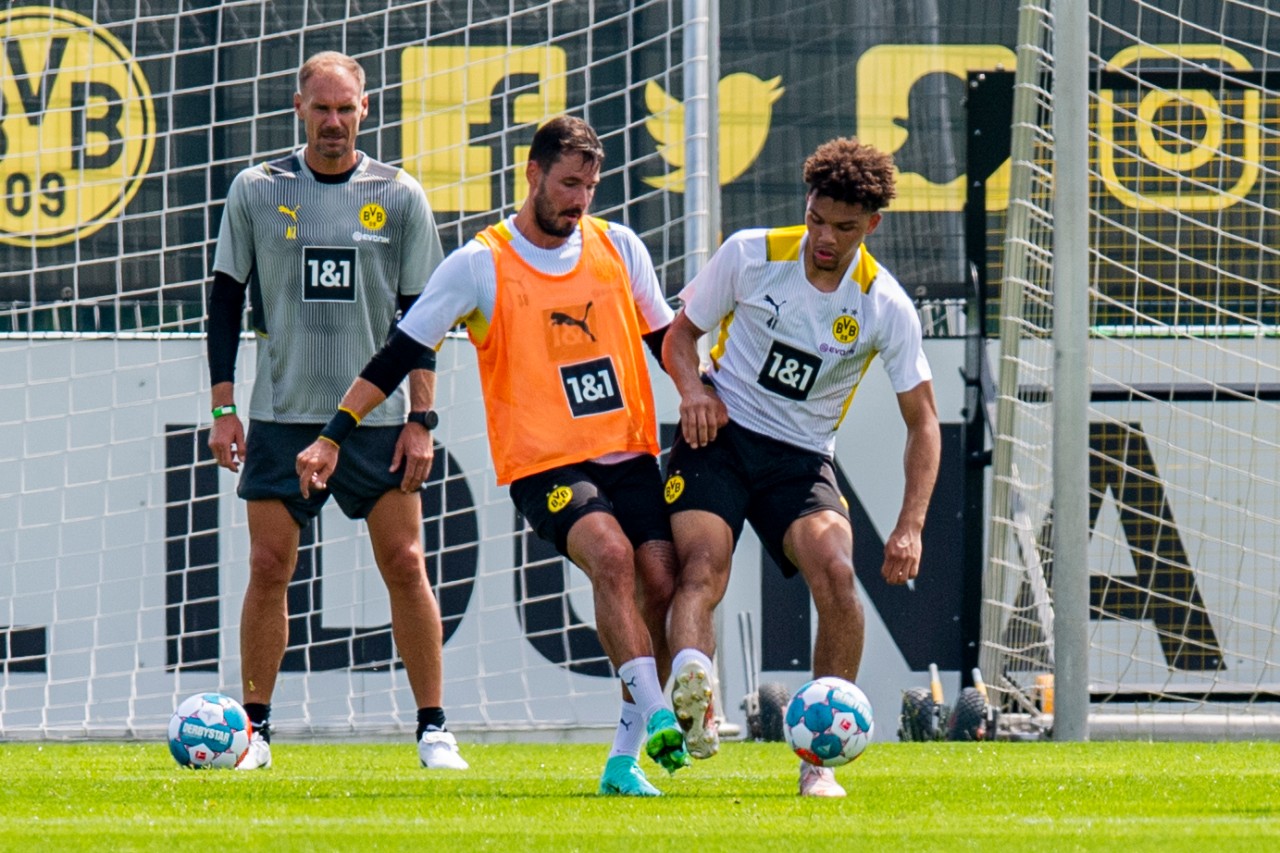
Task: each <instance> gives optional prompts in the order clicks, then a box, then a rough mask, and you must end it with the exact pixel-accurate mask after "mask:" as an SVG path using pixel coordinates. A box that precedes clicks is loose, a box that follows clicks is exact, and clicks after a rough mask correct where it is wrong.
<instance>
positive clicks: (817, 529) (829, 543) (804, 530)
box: [782, 511, 866, 797]
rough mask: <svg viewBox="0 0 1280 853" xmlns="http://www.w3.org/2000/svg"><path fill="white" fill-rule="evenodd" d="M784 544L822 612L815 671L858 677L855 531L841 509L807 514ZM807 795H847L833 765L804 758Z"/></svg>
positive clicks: (860, 621) (802, 788)
mask: <svg viewBox="0 0 1280 853" xmlns="http://www.w3.org/2000/svg"><path fill="white" fill-rule="evenodd" d="M782 547H783V549H784V550H785V551H786V554H787V558H788V559H789V560H791V562H793V563H795V564H796V566H797V567H798V568H799V569H800V574H801V575H802V576H803V577H804V579H805V583H807V584H808V585H809V592H810V594H811V595H812V596H813V602H814V607H815V609H816V610H817V611H818V631H817V636H816V638H815V639H814V643H813V675H814V677H815V678H817V677H820V676H823V675H836V676H839V677H840V678H843V679H845V680H846V681H851V682H852V681H855V680H856V679H857V677H858V667H859V664H860V663H861V661H862V643H863V635H864V633H865V631H866V620H865V617H864V616H863V612H862V602H861V601H859V599H858V587H857V583H856V581H855V579H854V574H853V530H852V528H850V526H849V522H848V521H847V520H846V519H845V518H844V517H843V516H841V515H840V514H839V513H835V512H829V511H822V512H815V513H812V514H810V515H806V516H802V517H801V518H799V519H797V520H796V521H795V522H793V523H792V524H791V526H790V527H789V528H787V534H786V536H785V537H783V540H782ZM799 793H800V796H802V797H843V796H844V795H845V790H844V787H843V786H841V785H840V783H839V782H838V781H836V777H835V773H833V772H832V771H831V769H830V768H829V767H816V766H814V765H812V764H808V763H806V762H804V761H801V762H800V784H799Z"/></svg>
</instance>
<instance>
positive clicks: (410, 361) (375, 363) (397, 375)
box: [360, 329, 434, 397]
mask: <svg viewBox="0 0 1280 853" xmlns="http://www.w3.org/2000/svg"><path fill="white" fill-rule="evenodd" d="M424 351H425V352H431V353H432V354H433V355H434V352H432V349H431V347H429V346H426V345H425V344H420V343H418V342H417V341H415V340H414V339H413V338H411V337H409V336H408V335H406V334H405V333H404V332H402V331H400V330H399V329H397V330H395V331H394V332H392V333H391V337H390V338H388V339H387V342H386V343H385V344H383V345H382V349H380V350H378V351H377V352H376V353H374V355H373V358H371V359H369V363H368V364H366V365H365V366H364V370H362V371H360V378H361V379H365V380H367V381H369V382H372V383H373V384H374V385H377V386H378V390H380V391H381V392H382V393H383V394H384V395H385V396H387V397H390V396H391V394H392V392H394V391H395V390H396V389H397V388H399V387H400V383H401V382H403V381H404V378H405V377H406V376H408V375H409V371H410V370H417V369H418V368H419V367H420V366H421V363H422V353H423V352H424ZM432 366H433V367H434V359H433V360H432Z"/></svg>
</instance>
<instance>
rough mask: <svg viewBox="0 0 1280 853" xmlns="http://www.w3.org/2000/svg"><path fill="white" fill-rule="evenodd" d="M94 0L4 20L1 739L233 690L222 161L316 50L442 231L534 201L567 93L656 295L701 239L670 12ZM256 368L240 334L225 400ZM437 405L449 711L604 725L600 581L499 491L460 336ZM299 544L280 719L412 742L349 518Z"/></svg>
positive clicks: (608, 690) (564, 0)
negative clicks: (355, 66)
mask: <svg viewBox="0 0 1280 853" xmlns="http://www.w3.org/2000/svg"><path fill="white" fill-rule="evenodd" d="M76 5H77V7H78V8H87V7H86V6H85V4H76ZM91 5H92V10H93V11H92V17H89V16H88V14H89V13H84V14H80V13H75V12H71V11H68V10H65V9H61V8H54V7H53V5H52V4H49V5H31V6H12V5H11V6H8V7H6V10H4V11H0V45H3V49H2V50H0V67H2V68H3V73H0V105H3V110H4V112H3V113H2V114H0V119H2V120H3V124H2V125H0V185H2V186H3V193H2V194H0V402H2V403H3V406H2V407H0V738H6V737H24V736H28V737H61V736H67V737H110V736H120V735H130V734H138V733H143V734H148V733H152V732H158V731H159V729H160V728H161V727H162V726H163V725H164V724H165V723H166V722H167V719H168V715H169V713H170V712H171V711H172V709H173V707H174V706H175V704H176V701H177V700H178V699H180V698H182V697H183V696H185V695H187V694H190V693H193V692H197V691H202V690H211V689H213V690H222V691H225V692H227V693H230V694H232V695H235V696H237V697H238V696H239V695H240V693H241V691H240V663H239V639H238V633H239V622H240V616H239V612H240V605H241V595H242V593H243V589H244V586H245V583H246V581H247V572H248V569H247V562H248V536H247V530H246V521H245V511H244V505H243V502H241V501H239V500H238V499H237V498H236V497H235V476H234V475H232V474H230V473H229V472H226V471H222V470H220V469H218V468H217V467H216V466H215V465H214V464H213V463H212V460H211V458H210V454H209V451H208V449H207V447H206V441H207V430H208V423H209V413H208V399H209V389H208V378H207V370H206V365H205V357H204V343H203V335H202V331H203V316H204V314H205V308H204V289H205V282H206V280H207V277H208V274H209V270H210V268H211V263H212V253H213V242H212V238H213V237H214V236H215V235H216V234H217V226H218V222H219V219H220V215H221V207H222V199H223V198H224V196H225V193H226V190H227V187H228V186H229V184H230V182H231V180H232V178H233V177H234V175H235V174H236V173H237V172H238V171H239V170H241V169H243V168H245V167H246V166H249V165H251V164H254V163H258V162H262V161H264V160H267V159H271V158H275V157H279V156H281V155H283V154H285V153H287V152H288V151H290V150H292V149H295V148H296V147H298V146H299V145H301V143H302V135H301V133H302V131H301V127H300V125H299V122H298V121H297V119H296V117H295V115H294V113H293V110H292V95H293V92H294V89H295V80H296V72H297V69H298V67H299V66H300V65H301V63H302V62H303V60H304V59H305V58H306V57H307V56H309V55H311V54H313V53H315V52H317V51H320V50H326V49H336V50H340V51H343V52H345V53H348V54H350V55H352V56H354V57H355V58H356V59H358V60H359V61H360V62H361V63H362V65H363V67H364V68H365V70H366V72H367V75H368V84H367V91H368V93H369V97H370V115H369V118H368V119H367V120H366V121H365V123H364V125H363V128H362V132H361V136H360V139H359V145H360V147H361V148H362V149H363V150H364V151H366V152H367V153H369V154H370V155H372V156H374V157H377V158H379V159H382V160H384V161H387V162H390V163H393V164H397V165H402V166H403V167H404V168H405V169H406V170H407V171H408V172H409V173H410V174H412V175H413V176H414V177H416V178H417V179H419V180H420V181H421V182H422V183H423V185H424V186H425V187H426V188H427V190H428V196H429V199H430V202H431V205H432V207H433V209H434V212H435V215H436V218H437V221H438V223H439V225H440V229H441V235H442V238H443V240H444V243H445V248H446V250H450V249H452V248H454V247H456V246H458V245H460V244H461V243H462V242H464V241H465V240H467V239H469V238H470V237H472V236H473V235H474V234H475V233H477V232H478V231H479V230H480V229H481V228H482V227H484V226H485V225H488V224H490V223H491V222H493V221H495V219H496V218H497V216H498V215H499V214H505V213H507V212H511V211H513V210H514V209H515V208H516V207H517V206H518V205H519V204H520V203H521V202H522V201H523V197H524V193H525V182H524V179H523V166H524V163H525V161H526V159H527V150H528V145H529V142H530V140H531V138H532V135H533V132H534V130H535V129H536V128H537V126H538V125H539V124H540V123H541V122H542V121H543V120H545V119H546V118H548V117H550V116H553V115H556V114H558V113H561V112H572V113H575V114H577V115H580V116H582V117H583V118H585V119H586V120H587V121H589V122H590V123H592V124H593V125H594V127H595V128H596V129H597V131H598V132H599V133H600V136H601V139H602V142H603V143H604V146H605V149H606V163H605V168H604V172H603V174H602V180H601V184H600V186H599V189H598V192H597V195H596V202H595V206H594V210H593V212H594V213H596V214H597V215H600V216H604V217H606V218H609V219H612V220H617V221H622V222H624V223H626V224H628V225H630V226H631V227H632V228H634V229H635V230H636V231H637V232H638V233H639V234H640V235H641V237H642V238H643V239H644V240H645V242H646V244H647V245H648V247H649V249H650V251H651V254H652V255H653V258H654V262H655V266H656V268H657V270H658V275H659V278H660V280H661V281H662V283H663V285H664V287H665V288H666V290H667V292H668V293H675V292H676V291H677V290H678V289H679V287H680V285H681V284H682V283H683V280H684V277H685V270H686V265H687V264H688V263H689V262H690V261H691V258H693V256H694V254H695V253H697V252H705V251H706V248H707V247H708V246H709V245H710V234H711V232H710V230H709V227H710V226H709V225H708V223H707V204H708V200H707V198H705V197H701V198H698V199H694V194H693V192H692V189H693V187H694V186H695V184H697V182H699V181H705V179H706V177H707V175H706V161H705V159H704V160H702V161H700V162H699V161H698V160H697V158H689V161H688V162H686V154H687V153H688V152H686V150H685V149H684V145H685V134H684V129H685V124H684V123H685V122H687V121H689V120H691V117H692V116H693V115H694V113H695V111H696V110H697V109H699V108H705V106H706V100H707V98H706V96H705V92H704V93H703V94H702V95H701V96H700V98H691V97H690V95H689V93H690V90H689V82H690V79H691V78H693V77H694V76H697V75H695V72H697V73H698V74H700V75H704V74H705V63H706V61H707V54H706V45H705V38H706V33H705V29H706V24H707V21H706V20H705V19H697V20H690V21H688V22H686V21H685V20H684V11H683V10H684V8H685V7H686V6H687V5H688V4H686V3H682V2H679V0H573V2H568V0H545V1H544V2H527V3H510V2H507V0H501V2H498V0H429V2H428V0H416V2H405V1H404V0H340V2H326V1H325V0H314V2H307V3H273V2H268V0H239V1H238V2H227V3H221V4H209V3H180V2H177V0H166V1H165V2H147V3H138V2H136V0H100V2H96V3H93V4H91ZM695 29H696V30H697V32H699V33H700V34H701V36H700V37H701V38H702V39H703V40H704V41H703V42H699V41H697V40H695V39H693V38H692V36H690V33H691V32H693V31H694V30H695ZM695 94H696V93H695ZM694 100H700V101H701V104H698V103H694V102H693V101H694ZM733 109H734V106H733V105H732V104H729V105H724V104H722V105H721V111H720V114H721V115H722V116H724V115H726V114H727V115H729V116H730V118H732V115H733ZM686 113H687V114H688V115H686ZM702 126H703V127H704V129H705V128H708V125H707V124H706V122H705V117H704V122H703V125H702ZM699 138H700V139H701V142H702V144H704V145H705V144H707V143H708V140H709V129H708V130H705V131H704V132H703V133H702V134H701V135H700V137H699ZM282 221H283V218H282ZM690 223H693V227H690ZM282 227H283V224H282ZM699 228H700V229H701V230H700V231H699ZM691 235H694V237H697V239H696V240H694V239H693V238H692V237H691ZM686 246H691V247H692V248H691V249H690V250H688V251H687V250H686ZM695 260H696V258H695ZM253 364H254V361H253V341H252V339H251V337H249V336H246V337H245V338H244V344H243V346H242V347H241V353H240V360H239V365H238V370H237V381H238V382H239V387H238V388H237V395H236V396H237V399H239V400H242V401H247V400H248V397H249V394H248V386H249V384H250V383H251V382H252V380H253ZM438 399H439V405H438V408H439V410H440V413H441V417H442V424H441V427H440V429H439V430H438V431H437V432H436V438H437V441H438V442H439V446H438V448H437V455H436V460H437V463H436V467H435V470H434V471H433V472H432V475H431V479H430V483H429V486H428V488H427V489H426V490H425V491H424V500H423V514H424V524H423V529H424V541H425V543H426V546H427V551H428V572H429V575H430V578H431V580H432V582H433V584H434V585H435V589H436V592H437V595H438V598H439V600H440V602H441V606H442V610H443V612H444V623H445V638H446V643H447V645H446V653H445V662H444V663H445V667H444V668H445V674H446V683H445V704H446V708H447V712H448V715H449V721H450V724H451V726H453V727H455V728H458V729H468V728H472V729H479V728H481V727H484V728H486V729H489V730H495V731H508V730H511V731H514V730H547V731H558V732H566V731H569V732H571V731H574V730H581V729H584V728H590V727H592V726H600V727H604V726H606V725H607V727H608V728H609V729H611V728H612V726H613V722H614V720H615V719H616V707H617V701H618V695H619V693H618V685H617V680H616V679H615V678H613V677H612V672H611V669H610V665H609V662H608V660H607V658H606V656H605V654H604V652H603V650H602V649H601V647H600V644H599V642H598V640H597V638H596V635H595V631H594V628H593V625H594V614H593V612H592V599H591V595H590V589H589V587H588V585H587V582H586V580H585V578H584V576H583V575H582V574H581V573H580V572H577V571H576V570H571V567H569V566H568V565H567V564H566V563H565V562H564V561H563V560H561V559H560V558H559V557H558V556H557V555H556V554H555V553H554V552H552V551H551V550H550V549H548V547H547V546H546V545H545V544H544V543H542V542H540V541H539V540H537V539H536V538H535V537H533V536H532V535H531V534H529V533H528V532H527V531H526V529H525V526H524V523H523V521H522V520H521V519H519V518H518V517H516V515H515V513H514V510H513V509H512V506H511V503H510V501H509V500H508V499H507V495H506V490H505V489H499V488H497V487H496V486H495V485H494V476H493V471H492V468H491V466H490V463H489V460H488V450H487V440H486V437H485V429H484V416H483V409H482V406H481V402H480V395H479V383H478V379H477V373H476V368H475V360H474V356H473V354H472V350H471V347H470V345H469V344H467V343H466V342H465V341H453V340H451V341H448V342H446V345H445V347H444V349H443V351H442V352H441V354H440V362H439V390H438ZM659 414H660V416H661V417H663V418H664V419H667V420H674V416H673V414H674V409H672V410H671V411H660V412H659ZM303 544H304V547H303V549H302V553H301V555H300V559H299V564H298V569H297V573H296V575H295V578H294V582H293V584H292V585H291V587H290V590H289V596H288V597H289V619H290V623H289V625H290V639H289V647H288V652H287V654H286V656H285V661H284V669H283V672H282V677H281V679H280V682H279V686H278V689H277V692H276V694H275V696H274V702H273V720H274V722H275V723H276V725H277V727H278V728H279V729H281V730H283V731H285V732H294V733H314V734H322V733H355V734H377V733H382V732H389V731H403V730H408V731H412V729H413V726H414V725H415V719H416V717H415V710H416V708H415V704H414V702H413V697H412V694H411V693H410V691H409V689H408V682H407V679H406V677H405V674H404V672H403V669H402V668H401V667H400V665H399V662H398V659H397V657H396V654H395V649H394V645H393V643H392V640H391V634H390V626H389V622H390V611H389V605H388V603H387V598H386V593H385V590H384V589H383V587H382V583H381V580H380V579H379V575H378V573H377V570H376V568H375V566H374V563H373V557H372V552H371V549H370V547H369V544H368V537H367V531H366V530H365V528H364V526H363V525H361V524H357V523H354V522H351V521H349V520H347V519H346V518H345V517H343V516H342V515H341V513H340V512H339V511H337V510H336V509H333V508H331V507H330V508H326V510H325V511H324V513H323V514H322V515H321V517H320V519H319V520H318V522H317V523H316V524H314V525H312V526H311V527H309V528H307V529H306V530H304V531H303Z"/></svg>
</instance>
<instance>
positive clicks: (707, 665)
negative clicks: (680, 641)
mask: <svg viewBox="0 0 1280 853" xmlns="http://www.w3.org/2000/svg"><path fill="white" fill-rule="evenodd" d="M690 661H696V662H697V663H698V664H700V665H701V666H702V668H703V670H705V671H706V673H707V675H708V676H709V675H711V658H709V657H707V656H706V655H704V654H703V653H702V652H700V651H698V650H697V649H694V648H688V649H681V650H680V651H678V652H676V656H675V659H674V660H673V661H671V672H672V673H679V672H680V667H682V666H684V665H685V664H687V663H689V662H690Z"/></svg>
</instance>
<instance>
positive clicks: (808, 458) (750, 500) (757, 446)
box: [666, 423, 849, 577]
mask: <svg viewBox="0 0 1280 853" xmlns="http://www.w3.org/2000/svg"><path fill="white" fill-rule="evenodd" d="M666 500H667V505H668V509H670V511H671V512H672V514H675V513H677V512H683V511H684V510H688V509H698V510H704V511H706V512H709V513H712V514H714V515H718V516H719V517H720V518H722V519H724V522H725V523H726V524H728V525H729V529H730V530H732V531H733V544H734V546H737V544H738V537H740V536H741V535H742V523H743V521H744V520H746V521H750V522H751V527H752V528H753V529H754V530H755V531H756V535H758V536H759V537H760V543H761V545H763V546H764V549H765V551H767V552H768V554H769V556H770V557H772V558H773V560H774V562H776V563H777V564H778V566H779V568H781V569H782V573H783V574H784V575H786V576H787V577H791V576H792V575H794V574H795V573H796V572H797V571H799V570H798V569H797V568H796V566H795V565H794V564H793V563H792V562H791V561H790V560H788V559H787V557H786V555H785V553H784V552H783V548H782V540H783V537H784V536H786V535H787V529H788V528H789V527H790V526H791V524H792V523H793V522H794V521H795V520H796V519H798V518H802V517H804V516H806V515H809V514H810V513H815V512H819V511H821V510H824V509H829V510H831V511H833V512H837V513H839V514H840V515H842V516H844V518H846V519H848V518H849V507H848V504H847V503H846V502H845V499H844V496H843V495H841V494H840V487H839V485H837V483H836V472H835V467H834V466H833V465H832V464H831V460H830V459H828V458H827V457H826V456H823V455H822V454H821V453H815V452H813V451H812V450H804V449H801V448H799V447H795V446H794V445H790V444H786V443H785V442H781V441H778V440H777V439H773V438H769V437H768V436H765V435H761V434H760V433H758V432H752V431H751V430H749V429H746V428H745V427H741V426H738V425H737V424H734V423H729V424H727V425H726V426H724V427H722V428H721V429H720V430H719V432H717V433H716V440H715V441H713V442H711V443H710V444H708V445H706V446H704V447H699V448H697V449H696V450H695V449H694V448H692V447H690V446H689V445H688V444H687V443H686V442H685V440H684V435H683V434H682V433H681V431H680V429H679V427H677V428H676V438H675V442H674V443H673V444H672V446H671V455H670V456H668V457H667V481H666Z"/></svg>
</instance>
